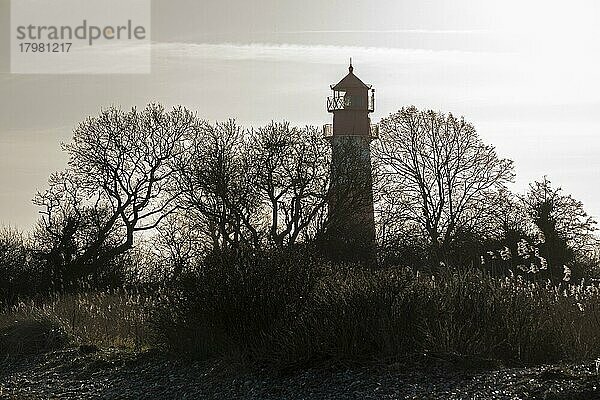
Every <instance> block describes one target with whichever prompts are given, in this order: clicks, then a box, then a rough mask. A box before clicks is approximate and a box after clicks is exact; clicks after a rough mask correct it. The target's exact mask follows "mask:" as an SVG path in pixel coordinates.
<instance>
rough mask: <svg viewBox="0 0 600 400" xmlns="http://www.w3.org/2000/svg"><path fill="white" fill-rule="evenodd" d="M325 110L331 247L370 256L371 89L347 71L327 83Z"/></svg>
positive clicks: (351, 256)
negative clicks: (330, 121)
mask: <svg viewBox="0 0 600 400" xmlns="http://www.w3.org/2000/svg"><path fill="white" fill-rule="evenodd" d="M331 89H332V91H333V94H332V96H330V97H328V98H327V111H328V112H330V113H332V114H333V124H328V125H325V126H324V129H323V131H324V134H325V137H326V138H327V139H328V140H329V141H330V143H331V146H332V160H331V196H330V198H329V204H328V206H329V215H328V224H327V242H328V248H329V252H330V254H331V255H332V256H334V257H335V258H338V259H346V260H358V261H361V260H362V261H372V260H373V259H374V256H375V221H374V211H373V179H372V175H371V150H370V143H371V141H372V140H373V139H375V138H376V137H377V127H376V126H372V125H371V120H370V118H369V114H370V113H371V112H373V111H374V110H375V89H372V87H371V86H370V85H366V84H365V83H363V82H362V81H361V80H360V79H359V78H358V77H357V76H356V75H354V68H353V67H352V59H350V67H349V68H348V74H347V75H346V76H345V77H344V78H343V79H342V80H341V81H339V83H337V84H335V85H331Z"/></svg>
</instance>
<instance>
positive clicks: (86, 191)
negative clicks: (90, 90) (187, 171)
mask: <svg viewBox="0 0 600 400" xmlns="http://www.w3.org/2000/svg"><path fill="white" fill-rule="evenodd" d="M195 129H197V122H196V118H195V116H194V115H193V114H192V113H191V112H190V111H188V110H185V109H183V108H175V109H173V110H172V111H170V112H166V111H165V110H164V109H163V108H162V107H161V106H159V105H149V106H148V107H146V108H145V109H144V110H142V111H138V110H136V109H135V108H134V109H132V110H131V111H129V112H124V111H122V110H119V109H116V108H109V109H107V110H104V111H102V112H101V113H100V115H99V116H98V117H91V118H88V119H86V120H85V121H84V122H82V123H81V124H80V125H79V126H78V127H77V128H76V129H75V131H74V134H73V139H72V141H71V142H70V143H69V144H66V145H64V146H63V149H64V151H66V152H67V153H68V154H69V168H68V169H67V170H65V171H64V172H62V173H59V174H54V175H53V176H51V178H50V181H49V186H50V187H49V189H48V190H46V191H45V192H43V193H38V195H37V196H36V199H35V200H34V201H35V203H36V204H37V205H38V206H40V207H41V209H42V210H41V213H42V221H41V224H42V227H43V230H44V231H45V232H46V233H47V234H48V235H49V236H50V237H51V238H52V246H51V249H50V250H49V252H48V257H49V261H50V262H52V263H56V264H57V265H67V266H68V268H69V269H70V270H72V271H79V270H81V271H80V272H77V274H79V275H86V274H89V273H91V272H94V271H95V270H97V269H98V268H99V267H100V266H102V265H103V264H105V263H108V262H109V261H110V260H111V259H113V258H114V257H116V256H118V255H120V254H123V253H124V252H125V251H127V250H129V249H131V248H132V247H133V245H134V235H135V234H136V233H137V232H141V231H147V230H151V229H154V228H155V227H156V226H157V225H158V224H159V223H160V221H161V220H162V219H163V218H164V217H165V216H167V215H169V214H170V213H171V212H173V211H174V210H175V208H176V205H175V203H174V199H176V198H177V197H178V196H179V195H180V192H179V191H178V190H177V189H176V188H175V187H174V186H173V185H172V180H173V175H174V171H175V167H176V165H175V164H174V162H173V161H174V157H175V156H176V155H178V154H179V153H181V152H182V151H183V150H184V143H183V139H184V134H186V133H188V132H189V131H190V130H195Z"/></svg>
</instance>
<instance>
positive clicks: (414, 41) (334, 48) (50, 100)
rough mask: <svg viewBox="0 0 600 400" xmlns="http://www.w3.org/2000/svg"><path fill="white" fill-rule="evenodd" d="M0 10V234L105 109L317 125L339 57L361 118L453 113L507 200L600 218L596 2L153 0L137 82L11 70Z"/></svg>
mask: <svg viewBox="0 0 600 400" xmlns="http://www.w3.org/2000/svg"><path fill="white" fill-rule="evenodd" d="M13 1H18V0H13ZM8 16H9V1H8V0H0V226H1V225H11V226H14V227H17V228H20V229H25V230H27V229H29V228H31V227H32V226H33V224H34V223H35V221H36V219H37V218H38V214H37V209H36V208H35V207H34V206H33V205H32V203H31V199H32V198H33V196H34V194H35V193H36V191H38V190H40V191H41V190H43V189H44V188H45V187H46V181H47V178H48V176H49V174H50V173H51V172H52V171H57V170H61V169H63V168H65V166H66V160H67V159H66V155H65V154H64V153H62V152H61V149H60V143H61V142H68V141H69V139H70V137H71V134H72V130H73V128H74V127H75V126H76V125H77V123H78V122H80V121H82V120H83V119H85V118H86V117H87V116H90V115H97V114H98V113H99V112H100V110H101V109H103V108H106V107H109V106H112V105H115V106H118V107H121V108H123V109H129V108H131V107H134V106H135V107H144V105H146V104H147V103H149V102H159V103H162V104H164V105H165V106H167V107H172V106H175V105H183V106H185V107H187V108H189V109H191V110H194V111H195V112H197V114H198V115H199V116H200V117H202V118H205V119H207V120H209V121H218V120H224V119H228V118H235V119H236V120H237V121H238V122H240V123H241V124H242V125H245V126H256V125H261V124H266V123H268V122H270V121H271V120H275V121H280V120H284V119H285V120H288V121H291V122H292V123H294V124H297V125H301V126H303V125H316V126H320V125H322V124H324V123H329V122H331V116H330V115H329V114H328V113H327V112H326V107H325V104H326V103H325V99H326V97H327V96H328V95H329V94H330V93H329V85H330V84H332V83H335V82H337V81H339V80H340V79H341V78H342V77H343V76H344V75H345V74H346V73H347V65H348V59H349V57H352V59H353V64H354V72H355V74H356V75H357V76H359V77H360V78H361V79H362V80H363V81H365V82H367V83H370V84H373V86H374V87H375V88H376V96H377V99H376V111H375V113H374V114H373V115H372V120H373V122H377V121H378V120H380V119H381V118H384V117H386V116H388V115H389V114H390V113H393V112H395V111H397V110H399V109H400V108H402V107H404V106H409V105H415V106H417V107H419V108H423V109H433V110H437V111H442V112H452V113H453V114H454V115H463V116H464V117H465V119H466V120H468V121H470V122H471V123H473V124H474V126H475V127H476V128H477V131H478V132H479V135H480V137H481V138H482V140H483V141H484V142H485V143H486V144H490V145H493V146H495V147H496V150H497V153H498V154H499V155H500V156H501V157H505V158H509V159H512V160H513V161H514V162H515V172H516V174H517V175H516V180H515V183H514V184H513V185H512V189H513V190H514V191H515V192H517V193H524V192H525V190H526V188H527V185H528V183H529V182H532V181H533V180H536V179H537V180H539V179H541V178H542V176H544V175H547V176H548V178H549V179H550V180H551V181H552V182H553V184H554V185H556V186H561V187H562V188H563V189H564V190H565V191H566V192H567V193H570V194H572V195H573V196H574V197H575V198H576V199H578V200H581V201H582V202H583V203H584V207H585V209H586V210H587V211H588V212H589V213H590V214H591V215H593V216H596V217H600V185H598V182H600V179H599V178H600V157H598V154H599V153H600V40H598V38H599V37H600V4H599V2H597V1H596V2H595V1H582V0H572V1H569V2H565V1H560V2H555V1H548V0H546V1H535V0H533V1H523V0H520V1H514V0H503V1H489V0H476V1H475V0H473V1H466V0H454V1H443V0H437V1H433V0H431V1H427V0H424V1H405V0H369V1H365V0H363V1H354V0H344V1H341V0H328V1H323V0H318V1H317V0H303V1H288V0H253V1H248V0H244V1H241V0H237V1H234V0H202V1H197V0H168V1H167V0H155V1H153V2H152V25H151V39H152V43H153V44H152V65H151V70H152V72H151V73H150V74H135V75H98V74H95V75H22V74H10V73H9V72H8V71H9V67H8V66H9V65H10V61H9V52H8V41H9V32H10V31H9V29H10V23H9V22H10V20H9V18H8Z"/></svg>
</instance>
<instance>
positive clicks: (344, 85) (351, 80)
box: [331, 65, 371, 90]
mask: <svg viewBox="0 0 600 400" xmlns="http://www.w3.org/2000/svg"><path fill="white" fill-rule="evenodd" d="M348 70H349V71H348V75H346V76H345V77H344V78H343V79H342V80H341V81H339V82H338V83H337V84H335V85H332V86H331V89H333V90H344V89H356V88H363V89H370V88H371V85H367V84H365V83H364V82H363V81H361V80H360V79H359V78H358V77H357V76H356V75H354V72H353V70H354V68H352V65H350V68H348Z"/></svg>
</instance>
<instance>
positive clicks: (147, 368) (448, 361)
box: [0, 349, 600, 400]
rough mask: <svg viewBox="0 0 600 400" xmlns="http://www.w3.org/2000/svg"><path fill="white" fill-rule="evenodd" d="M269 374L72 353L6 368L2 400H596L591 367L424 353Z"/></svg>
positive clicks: (136, 355) (1, 375) (222, 364)
mask: <svg viewBox="0 0 600 400" xmlns="http://www.w3.org/2000/svg"><path fill="white" fill-rule="evenodd" d="M84 350H85V349H84ZM466 364H469V368H465V365H466ZM473 367H477V369H473ZM269 371H270V370H266V369H260V368H254V369H248V368H242V367H241V366H240V365H239V364H237V363H234V362H231V361H230V362H226V361H211V362H192V361H183V360H178V359H175V358H173V357H169V356H167V355H164V354H161V353H159V352H156V351H144V352H130V351H120V350H116V349H104V350H100V351H97V352H91V353H90V352H87V351H86V352H83V351H81V350H80V349H67V350H61V351H56V352H51V353H47V354H42V355H36V356H29V357H23V358H20V359H18V360H14V359H13V360H9V359H7V360H4V361H3V362H1V363H0V392H1V395H0V398H2V399H94V398H102V399H117V398H118V399H123V398H125V399H128V398H130V399H143V398H149V399H158V398H160V399H200V398H202V399H267V400H268V399H361V400H368V399H564V400H567V399H569V400H575V399H600V378H599V377H598V376H597V374H596V366H595V363H594V362H593V361H591V362H587V363H579V364H557V365H545V366H538V367H520V368H515V367H512V368H507V367H502V366H499V365H493V363H491V364H490V363H489V362H486V361H481V360H479V361H476V360H468V359H466V360H465V359H461V360H457V359H455V358H452V357H448V356H445V357H442V356H435V355H420V356H412V357H409V358H407V359H404V360H395V361H393V362H387V363H384V364H378V365H373V364H365V365H361V366H357V365H348V364H344V363H339V362H338V363H335V364H332V363H324V364H323V365H320V366H317V367H312V368H310V369H304V370H301V371H300V372H287V373H277V374H275V373H273V372H269Z"/></svg>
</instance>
